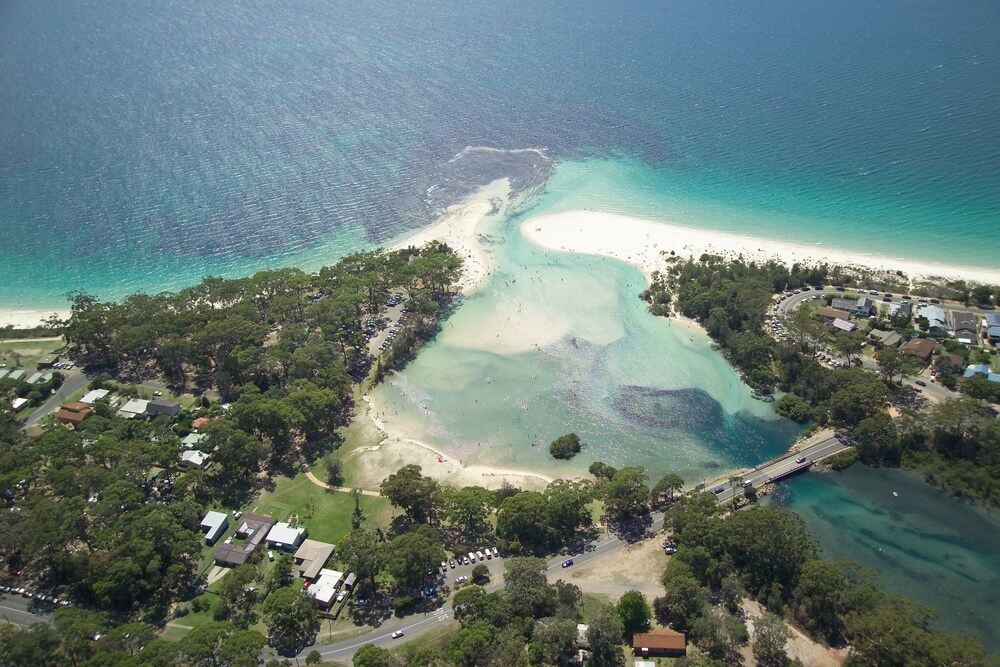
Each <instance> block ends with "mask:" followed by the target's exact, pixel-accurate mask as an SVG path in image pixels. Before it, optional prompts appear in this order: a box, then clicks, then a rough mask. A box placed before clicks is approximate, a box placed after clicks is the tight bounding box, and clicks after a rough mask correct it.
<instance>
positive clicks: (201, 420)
mask: <svg viewBox="0 0 1000 667" xmlns="http://www.w3.org/2000/svg"><path fill="white" fill-rule="evenodd" d="M207 423H208V417H198V418H197V419H195V420H194V421H193V422H191V428H193V429H196V430H197V429H199V428H201V427H202V426H204V425H205V424H207Z"/></svg>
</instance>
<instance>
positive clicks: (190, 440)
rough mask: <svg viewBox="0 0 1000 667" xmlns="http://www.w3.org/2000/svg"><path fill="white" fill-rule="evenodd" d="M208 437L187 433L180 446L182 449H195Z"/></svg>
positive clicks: (202, 434) (201, 434)
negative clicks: (182, 446)
mask: <svg viewBox="0 0 1000 667" xmlns="http://www.w3.org/2000/svg"><path fill="white" fill-rule="evenodd" d="M207 437H208V434H207V433H188V434H187V435H186V436H184V439H183V440H181V444H182V445H184V449H195V448H196V447H197V446H198V444H199V443H201V441H202V440H204V439H205V438H207Z"/></svg>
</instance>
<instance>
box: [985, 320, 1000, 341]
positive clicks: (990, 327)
mask: <svg viewBox="0 0 1000 667" xmlns="http://www.w3.org/2000/svg"><path fill="white" fill-rule="evenodd" d="M983 328H984V329H985V331H984V332H983V333H984V334H985V335H986V339H987V340H988V341H990V343H992V344H993V345H994V346H995V345H996V344H997V343H1000V314H997V313H987V314H986V317H985V318H984V322H983Z"/></svg>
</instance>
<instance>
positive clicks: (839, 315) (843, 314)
mask: <svg viewBox="0 0 1000 667" xmlns="http://www.w3.org/2000/svg"><path fill="white" fill-rule="evenodd" d="M815 315H816V317H822V318H823V319H827V320H836V319H841V320H846V319H847V318H849V317H850V316H851V314H850V313H849V312H847V311H846V310H840V309H839V308H831V307H829V306H820V307H819V308H817V309H816V312H815Z"/></svg>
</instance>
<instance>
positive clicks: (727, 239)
mask: <svg viewBox="0 0 1000 667" xmlns="http://www.w3.org/2000/svg"><path fill="white" fill-rule="evenodd" d="M521 233H522V234H524V236H525V238H527V239H528V240H530V241H531V242H533V243H535V244H537V245H540V246H542V247H543V248H548V249H551V250H563V251H566V252H579V253H585V254H588V255H603V256H605V257H613V258H615V259H619V260H621V261H624V262H628V263H630V264H633V265H635V266H637V267H639V268H640V269H641V270H642V271H643V272H645V273H646V275H647V277H648V276H649V275H650V274H652V272H653V271H657V270H662V269H663V268H664V267H665V266H666V262H665V258H664V256H663V253H667V254H669V253H671V252H673V253H676V254H677V255H679V256H681V257H683V258H686V257H688V256H692V255H693V256H694V257H696V258H697V257H698V256H699V255H701V254H703V253H712V254H716V255H722V256H723V257H728V258H736V257H738V256H740V255H742V256H743V257H744V258H745V259H748V260H755V261H759V262H760V261H767V260H775V261H779V262H782V263H784V264H789V265H790V264H793V263H796V262H798V263H803V264H822V263H828V264H833V265H840V266H843V267H845V268H846V267H860V268H866V269H871V270H875V271H897V270H899V271H903V272H904V273H905V274H906V276H907V278H908V279H909V280H911V281H914V280H918V279H933V278H944V279H955V280H966V281H972V282H979V283H987V284H993V285H1000V270H998V269H988V268H977V267H963V266H953V265H947V264H939V263H935V262H921V261H915V260H910V259H906V258H903V257H891V256H881V255H877V254H865V253H863V252H849V251H846V250H841V249H837V248H828V247H825V246H820V245H814V246H809V245H801V244H795V243H789V242H785V241H774V240H769V239H763V238H758V237H754V236H743V235H738V234H730V233H725V232H717V231H710V230H703V229H694V228H692V227H683V226H680V225H675V224H671V223H669V222H660V221H653V220H645V219H642V218H633V217H630V216H625V215H618V214H614V213H600V212H596V211H568V212H565V213H557V214H554V215H545V216H538V217H535V218H529V219H528V220H525V221H524V222H523V223H522V224H521Z"/></svg>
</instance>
